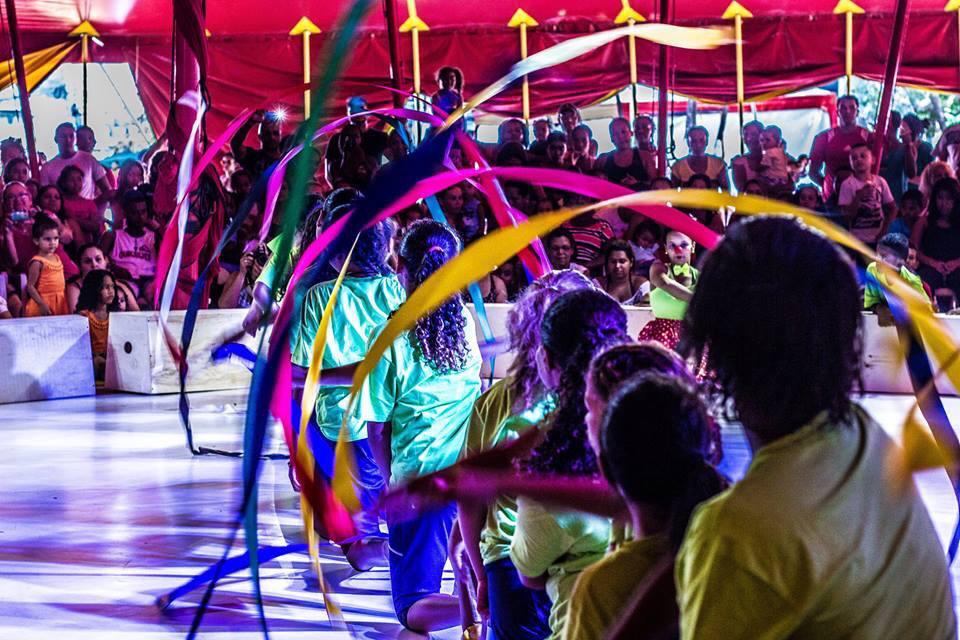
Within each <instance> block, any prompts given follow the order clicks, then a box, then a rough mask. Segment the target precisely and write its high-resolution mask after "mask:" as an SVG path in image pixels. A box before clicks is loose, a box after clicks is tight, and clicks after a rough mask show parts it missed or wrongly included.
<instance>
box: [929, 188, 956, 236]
mask: <svg viewBox="0 0 960 640" xmlns="http://www.w3.org/2000/svg"><path fill="white" fill-rule="evenodd" d="M944 191H946V192H949V193H950V197H951V198H953V209H951V210H950V211H940V206H939V203H938V200H939V198H940V194H941V193H942V192H944ZM927 210H928V211H929V212H930V213H929V215H930V220H931V221H934V220H939V219H940V218H942V217H944V216H947V217H948V218H949V219H950V225H951V226H957V225H960V183H958V182H957V180H956V179H955V178H940V179H939V180H937V181H936V182H935V183H933V189H932V190H931V191H930V204H929V205H928V206H927Z"/></svg>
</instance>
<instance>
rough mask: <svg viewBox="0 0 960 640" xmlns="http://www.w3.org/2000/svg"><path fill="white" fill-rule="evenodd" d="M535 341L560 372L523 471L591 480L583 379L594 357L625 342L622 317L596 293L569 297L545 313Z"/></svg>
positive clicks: (593, 468)
mask: <svg viewBox="0 0 960 640" xmlns="http://www.w3.org/2000/svg"><path fill="white" fill-rule="evenodd" d="M540 340H541V344H542V345H543V349H544V350H545V351H546V354H547V357H548V358H549V361H550V364H551V365H552V366H553V367H555V368H557V369H559V370H560V372H561V373H560V382H559V385H558V386H557V388H556V389H555V390H554V394H555V396H556V399H557V406H556V409H554V411H553V412H552V413H551V414H550V417H549V424H548V428H547V432H546V436H545V437H544V439H543V441H542V442H541V443H540V444H539V445H537V447H536V448H535V449H534V450H533V451H532V452H531V453H530V457H529V458H527V459H526V460H525V461H523V466H524V468H525V469H527V470H528V471H533V472H540V473H561V474H575V475H592V474H595V473H596V472H597V470H598V466H597V460H596V456H595V455H594V454H593V450H592V449H591V448H590V444H589V443H588V441H587V427H586V424H585V423H584V419H585V417H586V414H587V411H586V407H585V405H584V402H583V393H584V389H585V388H586V382H585V378H584V373H585V372H586V371H587V369H588V367H589V366H590V361H591V360H592V359H593V356H594V355H595V354H596V353H597V352H598V351H600V350H601V349H604V348H605V347H608V346H610V345H612V344H617V343H621V342H626V341H627V340H628V337H627V314H626V313H625V312H624V310H623V307H621V306H620V304H619V303H618V302H617V301H616V300H614V299H613V298H611V297H610V296H609V295H607V294H606V293H603V292H602V291H597V290H596V289H580V290H577V291H570V292H568V293H565V294H563V295H562V296H560V297H559V298H557V300H556V301H555V302H554V303H553V304H552V305H551V306H550V308H549V309H547V312H546V313H545V314H544V316H543V321H542V322H541V323H540Z"/></svg>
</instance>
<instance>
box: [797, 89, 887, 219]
mask: <svg viewBox="0 0 960 640" xmlns="http://www.w3.org/2000/svg"><path fill="white" fill-rule="evenodd" d="M859 114H860V101H859V100H857V98H855V97H854V96H843V97H842V98H840V99H839V100H837V115H838V116H839V119H840V124H839V126H836V127H833V128H832V129H827V130H826V131H823V132H821V133H819V134H817V137H816V138H814V139H813V147H812V149H811V150H810V172H809V175H810V179H811V180H813V181H814V182H815V183H817V184H818V185H820V188H821V189H823V199H824V200H827V201H829V200H830V196H831V195H833V193H834V192H835V191H836V190H837V189H838V188H839V185H838V184H836V179H837V176H838V174H839V173H840V172H848V171H850V170H851V167H850V149H851V148H852V147H853V146H855V145H859V144H866V145H870V144H872V143H873V134H872V133H870V131H869V130H867V129H864V128H863V127H861V126H860V125H858V124H857V116H858V115H859Z"/></svg>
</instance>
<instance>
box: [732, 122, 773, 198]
mask: <svg viewBox="0 0 960 640" xmlns="http://www.w3.org/2000/svg"><path fill="white" fill-rule="evenodd" d="M765 128H766V127H764V126H763V123H762V122H760V121H759V120H754V121H753V122H748V123H747V124H745V125H743V145H744V146H745V147H746V149H747V152H746V153H744V154H743V155H739V156H734V158H733V159H732V160H731V161H730V168H731V169H732V170H733V186H735V187H736V188H737V193H743V192H744V190H745V189H746V187H747V183H748V182H750V181H751V180H757V179H759V178H760V176H761V175H762V173H763V145H762V144H761V140H760V136H761V135H762V134H763V131H764V129H765Z"/></svg>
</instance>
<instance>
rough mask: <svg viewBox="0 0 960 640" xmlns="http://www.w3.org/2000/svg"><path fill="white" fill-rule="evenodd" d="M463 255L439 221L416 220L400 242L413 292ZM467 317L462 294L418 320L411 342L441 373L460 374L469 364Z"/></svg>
mask: <svg viewBox="0 0 960 640" xmlns="http://www.w3.org/2000/svg"><path fill="white" fill-rule="evenodd" d="M458 253H460V240H459V239H458V238H457V234H456V232H455V231H454V230H453V229H451V228H450V227H448V226H447V225H445V224H443V223H441V222H437V221H436V220H417V221H416V222H414V223H413V224H411V225H410V227H409V228H408V229H407V233H406V235H404V236H403V241H402V242H401V243H400V251H399V258H400V261H401V262H402V263H403V266H404V268H405V269H406V272H407V280H408V286H409V288H410V289H411V290H414V289H416V288H417V287H419V286H420V285H421V284H423V283H424V282H425V281H426V280H427V278H429V277H430V276H432V275H433V274H434V273H436V272H437V270H438V269H440V267H442V266H443V265H445V264H446V263H447V262H448V261H449V260H451V259H452V258H453V257H454V256H456V255H457V254H458ZM466 326H467V322H466V318H465V317H464V306H463V300H462V298H461V297H460V295H459V294H457V295H454V296H453V297H451V298H450V299H449V300H447V301H446V302H444V303H443V304H442V305H440V306H439V307H438V308H437V309H436V310H434V311H433V312H431V313H428V314H427V315H425V316H423V317H421V318H420V319H419V320H417V324H416V325H415V326H414V328H413V332H412V336H411V339H412V340H413V341H414V346H415V347H416V348H417V349H418V350H419V351H420V353H421V354H422V355H423V357H424V358H425V359H426V360H427V362H428V363H429V364H430V366H431V367H433V369H434V370H435V371H437V372H438V373H446V372H450V371H460V370H461V369H463V367H464V366H465V365H466V361H467V339H466Z"/></svg>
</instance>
